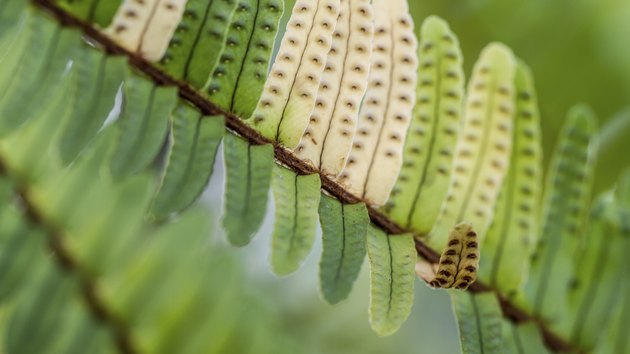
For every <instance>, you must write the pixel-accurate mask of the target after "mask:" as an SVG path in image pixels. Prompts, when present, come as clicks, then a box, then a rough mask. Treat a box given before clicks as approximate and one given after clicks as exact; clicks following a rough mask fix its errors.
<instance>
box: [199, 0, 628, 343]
mask: <svg viewBox="0 0 630 354" xmlns="http://www.w3.org/2000/svg"><path fill="white" fill-rule="evenodd" d="M409 4H410V8H411V11H412V15H413V17H414V20H415V23H416V29H417V30H418V29H419V27H420V24H421V22H422V20H423V19H424V18H425V17H427V16H428V15H432V14H436V15H439V16H440V17H442V18H444V19H446V20H447V21H448V22H449V23H450V25H451V27H452V28H453V30H454V31H455V32H456V33H457V34H458V36H459V38H460V42H461V45H462V50H463V53H464V57H465V69H466V72H467V74H469V73H470V70H471V68H472V65H473V64H474V62H475V60H476V59H477V56H478V54H479V52H480V50H481V49H482V48H483V47H484V46H485V45H486V44H488V43H489V42H493V41H500V42H503V43H505V44H507V45H509V46H510V47H512V48H513V50H514V52H515V53H516V55H517V56H519V57H520V58H522V59H523V60H525V61H526V62H527V63H528V64H529V65H530V66H531V68H532V70H533V72H534V75H535V78H536V83H537V89H538V95H539V102H540V108H541V113H542V117H543V118H542V122H543V123H542V124H543V137H544V151H545V157H546V158H545V163H548V161H547V158H548V156H549V155H550V151H551V150H552V149H553V147H554V143H555V137H556V136H557V134H558V132H559V129H560V127H561V125H562V122H563V120H564V117H565V114H566V112H567V111H568V109H569V108H570V107H571V106H572V105H574V104H576V103H578V102H584V103H587V104H589V105H590V106H591V107H592V108H593V110H594V111H595V113H596V114H597V116H598V117H599V120H600V125H601V126H602V128H603V129H602V135H601V139H600V159H599V162H598V171H597V176H596V189H597V190H598V191H601V190H605V189H608V188H610V187H611V186H612V184H613V183H614V181H615V180H616V178H617V176H618V174H619V173H620V172H621V171H622V170H623V169H624V168H625V167H627V166H628V165H630V109H628V108H627V107H628V106H630V45H628V43H629V39H630V21H629V20H628V19H630V1H628V0H554V1H551V0H422V1H420V0H409ZM286 6H287V11H286V12H285V21H286V18H287V15H288V14H289V13H290V8H291V7H292V1H291V0H289V1H288V2H287V5H286ZM222 168H223V167H222V161H220V159H219V161H217V165H216V169H217V170H215V171H216V172H217V173H214V177H213V180H212V182H211V185H210V188H209V189H208V190H207V192H206V194H205V201H206V203H207V205H208V206H209V207H211V208H213V209H215V211H216V212H215V213H214V214H215V215H221V212H220V210H219V209H220V205H221V204H222V201H221V195H222V190H223V181H222V180H221V178H222V177H221V176H222V171H221V169H222ZM270 199H271V198H270ZM272 213H273V205H270V206H269V215H268V218H267V220H266V222H265V225H264V227H263V228H262V229H261V232H260V234H259V235H258V236H257V238H256V239H255V241H254V242H253V243H252V244H251V245H249V246H248V247H245V248H243V249H235V248H230V247H226V252H231V253H234V254H235V256H237V257H240V258H242V259H244V260H245V261H244V262H243V268H244V269H243V271H244V273H245V274H246V276H247V278H248V281H249V282H250V285H249V288H250V289H251V290H252V291H253V292H254V293H256V294H257V295H258V296H259V298H261V299H262V300H263V301H264V302H265V303H266V304H267V306H268V308H269V310H270V313H271V314H272V315H271V316H270V318H269V321H270V323H276V324H279V325H280V326H281V328H282V329H283V331H284V332H285V333H286V335H287V340H288V341H291V342H293V343H295V344H298V345H299V347H300V352H303V353H427V354H441V353H444V354H452V353H459V352H460V350H459V341H458V338H457V330H456V327H455V322H454V318H453V315H452V313H451V309H450V303H449V299H448V296H447V295H446V294H445V293H444V292H443V291H434V290H430V289H428V288H427V287H426V286H425V285H424V284H422V283H421V282H417V283H416V299H415V304H414V310H413V313H412V314H411V317H410V319H409V321H407V323H406V324H405V325H404V326H403V328H402V329H401V330H400V331H399V332H398V333H396V334H395V335H393V336H391V337H387V338H379V337H377V336H376V335H375V334H374V333H372V331H371V330H370V327H369V323H368V313H367V307H368V297H369V295H368V290H369V289H368V269H367V268H368V267H367V264H364V267H363V271H362V274H361V277H360V279H359V280H358V282H357V284H356V285H355V287H354V290H353V291H352V294H351V296H350V298H349V299H348V300H347V301H344V302H342V303H341V304H339V305H337V306H330V305H327V304H326V303H325V302H324V301H323V300H321V299H320V296H319V292H318V286H317V262H318V259H319V254H320V252H321V241H320V240H319V239H318V240H317V242H318V243H317V245H316V247H315V249H314V250H313V252H312V253H311V255H310V256H309V258H308V260H307V262H306V264H305V266H304V267H303V268H302V269H301V270H300V271H298V272H297V273H295V274H293V275H291V276H289V277H286V278H281V279H280V278H277V277H275V276H274V275H272V274H271V272H270V270H269V266H268V253H269V248H270V247H269V244H270V237H269V234H270V233H271V228H272V222H273V217H272ZM216 225H220V223H219V222H218V221H217V223H216ZM220 233H221V231H220V230H219V228H217V235H220ZM217 239H222V237H217Z"/></svg>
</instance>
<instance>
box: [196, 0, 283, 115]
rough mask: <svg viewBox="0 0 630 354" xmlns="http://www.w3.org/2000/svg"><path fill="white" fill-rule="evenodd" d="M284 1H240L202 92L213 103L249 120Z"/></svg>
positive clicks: (271, 48)
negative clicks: (204, 92)
mask: <svg viewBox="0 0 630 354" xmlns="http://www.w3.org/2000/svg"><path fill="white" fill-rule="evenodd" d="M283 11H284V1H283V0H241V1H240V2H239V3H238V5H237V7H236V11H235V12H234V16H232V19H231V21H230V24H229V26H228V32H227V35H226V45H225V46H224V47H223V50H222V52H221V55H220V56H219V60H218V63H217V66H216V68H214V70H213V71H212V75H211V77H210V80H209V81H208V84H207V85H206V87H205V88H204V90H205V91H206V92H207V94H208V96H209V98H210V99H211V100H212V102H214V103H216V104H217V105H219V106H220V107H223V108H224V109H226V110H228V111H231V112H234V113H236V114H237V115H238V116H240V117H244V118H248V117H250V116H251V115H252V113H253V112H254V109H255V108H256V104H257V103H258V100H259V99H260V95H261V94H262V90H263V87H264V85H265V80H266V79H267V71H268V69H269V60H270V58H271V54H272V51H273V46H274V40H275V38H276V34H277V33H278V22H279V21H280V18H281V17H282V13H283Z"/></svg>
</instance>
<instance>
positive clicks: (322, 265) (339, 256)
mask: <svg viewBox="0 0 630 354" xmlns="http://www.w3.org/2000/svg"><path fill="white" fill-rule="evenodd" d="M319 218H320V223H321V225H322V240H323V250H322V258H321V260H320V262H319V285H320V289H321V292H322V294H323V295H324V299H326V301H328V302H329V303H330V304H336V303H338V302H339V301H341V300H344V299H345V298H347V297H348V294H349V293H350V290H352V285H353V284H354V281H355V280H356V279H357V277H358V276H359V272H360V271H361V265H362V264H363V260H364V259H365V252H366V247H365V243H366V236H367V228H368V225H369V224H370V217H369V215H368V212H367V208H366V206H365V204H362V203H359V204H343V203H341V202H340V201H338V200H336V199H334V198H332V197H329V196H327V195H325V194H322V196H321V199H320V202H319Z"/></svg>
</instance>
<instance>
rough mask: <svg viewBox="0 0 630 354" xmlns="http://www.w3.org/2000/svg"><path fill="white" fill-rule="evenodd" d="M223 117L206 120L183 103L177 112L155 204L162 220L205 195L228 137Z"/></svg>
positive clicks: (206, 118) (156, 215)
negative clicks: (219, 148) (221, 145)
mask: <svg viewBox="0 0 630 354" xmlns="http://www.w3.org/2000/svg"><path fill="white" fill-rule="evenodd" d="M224 130H225V129H224V122H223V117H221V116H204V115H203V114H201V113H200V112H198V111H197V110H195V109H194V108H193V107H191V106H189V105H187V104H185V103H181V104H179V105H178V106H177V108H176V109H175V111H174V112H173V122H172V129H171V147H170V150H169V154H168V163H167V165H166V169H165V170H164V174H163V176H162V182H161V183H160V187H159V190H158V192H157V195H156V196H155V201H154V203H153V212H152V213H153V215H154V217H156V218H157V219H158V220H159V219H162V218H165V217H167V216H168V215H169V214H171V213H174V212H178V211H181V210H183V209H184V208H186V207H188V206H189V205H190V204H192V203H193V202H194V201H195V200H196V199H197V198H198V197H199V195H200V194H201V192H203V190H204V189H205V187H206V184H208V180H209V179H210V176H211V175H212V168H213V167H214V158H215V156H216V154H217V149H218V147H219V143H220V142H221V138H223V133H224Z"/></svg>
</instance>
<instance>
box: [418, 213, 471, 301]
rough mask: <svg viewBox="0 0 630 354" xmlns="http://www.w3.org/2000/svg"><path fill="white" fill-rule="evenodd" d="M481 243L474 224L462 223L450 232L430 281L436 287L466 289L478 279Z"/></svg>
mask: <svg viewBox="0 0 630 354" xmlns="http://www.w3.org/2000/svg"><path fill="white" fill-rule="evenodd" d="M477 269H479V243H478V242H477V233H476V232H475V231H474V230H473V228H472V225H470V224H466V223H461V224H458V225H456V226H455V227H454V228H453V230H452V231H451V232H450V234H449V237H448V244H447V247H446V249H445V250H444V252H442V256H441V257H440V263H439V266H438V269H437V272H436V273H437V274H436V277H435V278H434V279H433V280H431V281H430V282H429V284H431V286H433V287H435V288H455V289H458V290H465V289H467V288H468V286H470V284H472V283H474V282H475V280H476V279H477Z"/></svg>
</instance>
